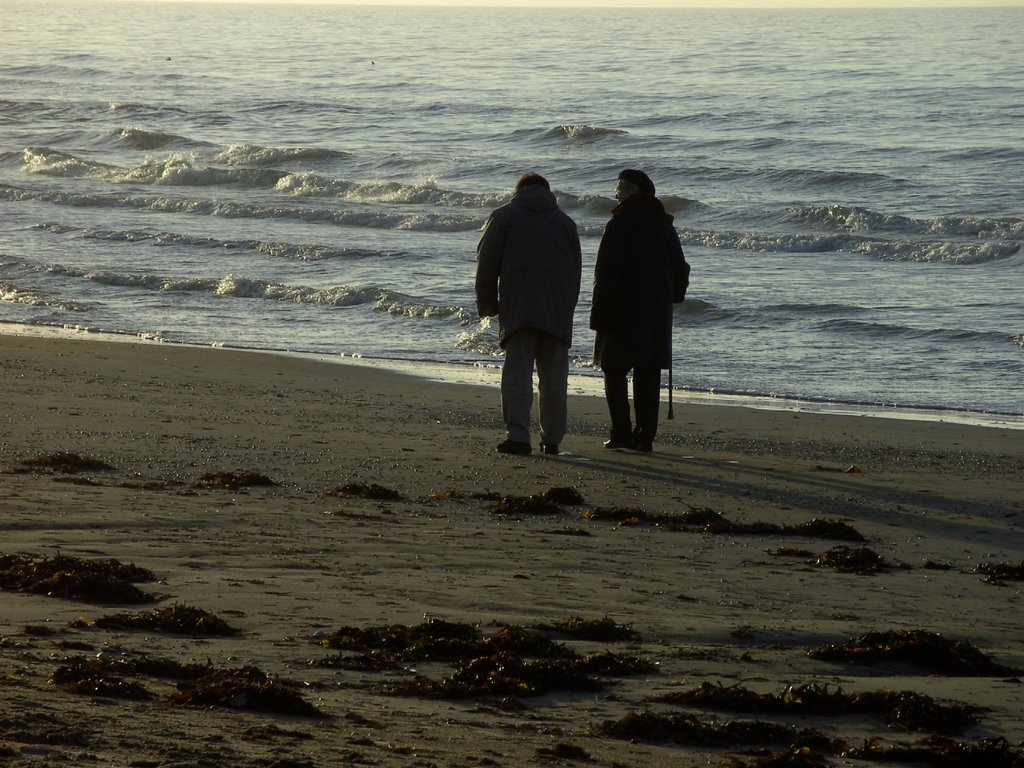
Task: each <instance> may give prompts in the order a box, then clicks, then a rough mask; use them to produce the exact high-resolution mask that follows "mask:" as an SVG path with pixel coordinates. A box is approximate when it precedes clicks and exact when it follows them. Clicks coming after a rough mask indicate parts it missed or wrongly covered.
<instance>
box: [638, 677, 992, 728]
mask: <svg viewBox="0 0 1024 768" xmlns="http://www.w3.org/2000/svg"><path fill="white" fill-rule="evenodd" d="M658 701H664V702H671V703H673V704H685V705H688V706H695V707H702V708H706V709H713V710H717V711H721V712H744V713H748V714H774V715H779V714H786V715H802V716H803V715H813V716H828V717H843V716H847V715H871V716H875V717H879V718H881V719H882V720H883V722H885V723H888V724H889V725H899V726H901V727H903V728H908V729H910V730H914V731H929V732H931V733H942V734H947V735H956V734H960V733H963V732H964V731H965V730H966V729H967V728H969V727H971V726H973V725H976V724H977V722H978V719H977V717H976V716H975V714H974V710H972V709H971V708H970V707H966V706H964V705H961V704H940V703H939V702H937V701H935V700H934V699H933V698H931V697H930V696H927V695H925V694H923V693H916V692H914V691H886V690H876V691H864V692H859V693H846V692H844V691H843V689H842V688H840V687H838V686H830V685H828V684H824V685H819V684H817V683H806V684H804V685H799V686H788V687H786V689H785V690H783V692H782V693H781V694H772V693H756V692H755V691H751V690H748V689H746V688H744V687H742V686H739V685H733V686H721V685H715V684H713V683H706V682H705V683H701V684H700V685H699V686H698V687H697V688H693V689H691V690H688V691H680V692H676V693H669V694H666V695H664V696H661V697H659V698H658Z"/></svg>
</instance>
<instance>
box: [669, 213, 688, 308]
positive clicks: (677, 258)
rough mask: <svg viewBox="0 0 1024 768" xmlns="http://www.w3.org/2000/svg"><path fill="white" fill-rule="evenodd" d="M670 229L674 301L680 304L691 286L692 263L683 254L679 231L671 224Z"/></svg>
mask: <svg viewBox="0 0 1024 768" xmlns="http://www.w3.org/2000/svg"><path fill="white" fill-rule="evenodd" d="M668 229H669V238H668V243H669V254H670V257H671V263H672V303H673V304H678V303H679V302H681V301H683V299H685V298H686V289H687V288H689V287H690V265H689V264H687V263H686V257H685V256H684V255H683V244H682V243H680V242H679V233H678V232H676V228H675V227H674V226H672V225H671V224H670V225H669V227H668Z"/></svg>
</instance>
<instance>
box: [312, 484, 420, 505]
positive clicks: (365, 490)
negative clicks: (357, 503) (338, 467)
mask: <svg viewBox="0 0 1024 768" xmlns="http://www.w3.org/2000/svg"><path fill="white" fill-rule="evenodd" d="M324 495H325V496H338V497H340V498H358V499H374V500H376V501H400V500H401V498H402V494H400V493H399V492H398V491H396V490H394V489H392V488H385V487H384V486H383V485H377V483H370V484H366V483H346V484H345V485H342V486H339V487H337V488H329V489H328V490H326V491H324Z"/></svg>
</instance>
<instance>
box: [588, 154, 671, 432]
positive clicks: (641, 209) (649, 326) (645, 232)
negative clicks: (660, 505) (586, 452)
mask: <svg viewBox="0 0 1024 768" xmlns="http://www.w3.org/2000/svg"><path fill="white" fill-rule="evenodd" d="M654 191H655V190H654V183H653V182H652V181H651V180H650V178H649V177H648V176H647V174H646V173H644V172H643V171H638V170H634V169H627V170H624V171H622V173H620V174H619V180H618V184H617V185H616V187H615V199H616V200H618V201H619V204H618V206H616V207H615V209H614V210H613V211H612V218H611V221H609V222H608V224H607V225H606V226H605V230H604V235H603V236H602V238H601V245H600V247H599V248H598V253H597V267H596V269H595V273H594V297H593V302H592V305H591V312H590V327H591V328H592V329H593V330H595V331H597V337H596V339H595V342H594V365H596V366H598V367H599V368H600V369H601V370H602V371H603V372H604V393H605V399H606V400H607V401H608V412H609V415H610V416H611V421H612V430H611V437H610V439H609V440H607V441H606V442H605V447H607V448H634V449H636V450H641V451H650V450H652V446H653V443H654V436H655V434H656V433H657V431H658V406H659V404H660V401H661V371H662V370H663V369H665V368H670V367H671V365H672V305H673V304H674V303H678V302H680V301H682V300H683V298H684V297H685V296H686V288H687V286H688V285H689V276H690V266H689V265H688V264H687V263H686V259H685V258H684V256H683V248H682V245H681V244H680V242H679V235H678V234H677V233H676V230H675V227H674V226H673V224H672V216H670V215H669V214H668V213H666V212H665V208H664V206H663V205H662V204H661V201H660V200H659V199H658V198H656V197H655V196H654ZM630 370H632V371H633V405H634V408H635V411H636V429H635V430H634V429H633V426H632V422H631V419H630V408H629V393H628V390H627V384H626V377H627V375H628V374H629V372H630Z"/></svg>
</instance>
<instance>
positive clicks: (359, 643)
mask: <svg viewBox="0 0 1024 768" xmlns="http://www.w3.org/2000/svg"><path fill="white" fill-rule="evenodd" d="M609 621H610V620H609ZM581 622H582V620H580V619H575V618H573V619H570V620H566V621H565V622H564V623H563V625H564V626H566V627H570V628H580V627H583V626H585V625H584V624H582V623H581ZM611 624H612V625H614V622H611ZM599 626H601V627H602V628H603V631H604V632H605V633H607V632H609V631H610V627H609V624H608V623H604V622H602V623H601V624H600V625H599ZM614 626H618V625H614ZM619 629H620V631H622V630H623V629H624V628H621V627H620V628H619ZM315 641H316V642H317V643H319V644H320V645H323V646H324V647H328V648H341V649H347V650H352V651H358V652H359V655H357V656H344V655H340V654H339V655H336V656H333V657H327V658H326V659H321V660H316V661H312V662H310V663H311V664H312V665H313V666H322V667H337V668H342V669H361V670H376V671H387V670H391V669H396V668H399V667H401V666H402V665H405V664H409V663H411V662H426V661H431V662H446V663H451V664H453V665H454V666H455V671H454V672H453V673H452V674H450V675H448V676H445V677H442V678H441V679H439V680H431V679H429V678H427V677H426V676H422V675H418V676H417V677H416V679H415V680H411V681H407V682H400V683H394V684H391V685H389V686H388V687H387V689H386V690H387V692H388V693H392V694H397V695H405V696H426V697H431V698H446V699H464V698H483V697H499V698H500V697H511V698H513V699H514V698H516V697H533V696H540V695H543V694H545V693H549V692H553V691H558V690H572V691H596V690H601V689H602V687H603V683H602V682H601V680H600V679H599V678H598V677H597V676H599V675H604V676H610V677H625V676H628V675H636V674H644V673H649V672H656V671H657V667H656V666H655V665H654V664H652V663H651V662H649V661H647V660H645V659H642V658H639V657H631V656H626V655H622V654H616V653H610V652H607V651H605V652H600V653H594V654H591V655H587V656H583V655H580V654H579V653H577V652H576V651H574V650H573V649H571V648H569V647H567V646H566V645H564V644H562V643H559V642H555V641H553V640H551V639H549V638H547V637H544V636H543V635H542V634H540V633H538V632H531V631H529V630H528V629H526V628H524V627H518V626H509V625H503V626H499V627H498V629H497V631H495V632H493V633H490V634H486V635H485V634H484V633H483V632H481V631H480V629H479V628H478V627H477V626H475V625H472V624H459V623H453V622H446V621H441V620H436V619H435V620H431V621H428V622H424V623H422V624H418V625H413V626H404V625H392V626H387V627H371V628H368V629H360V628H358V627H342V628H341V629H340V630H338V631H337V632H333V633H331V634H328V635H322V636H319V637H317V638H315Z"/></svg>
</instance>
